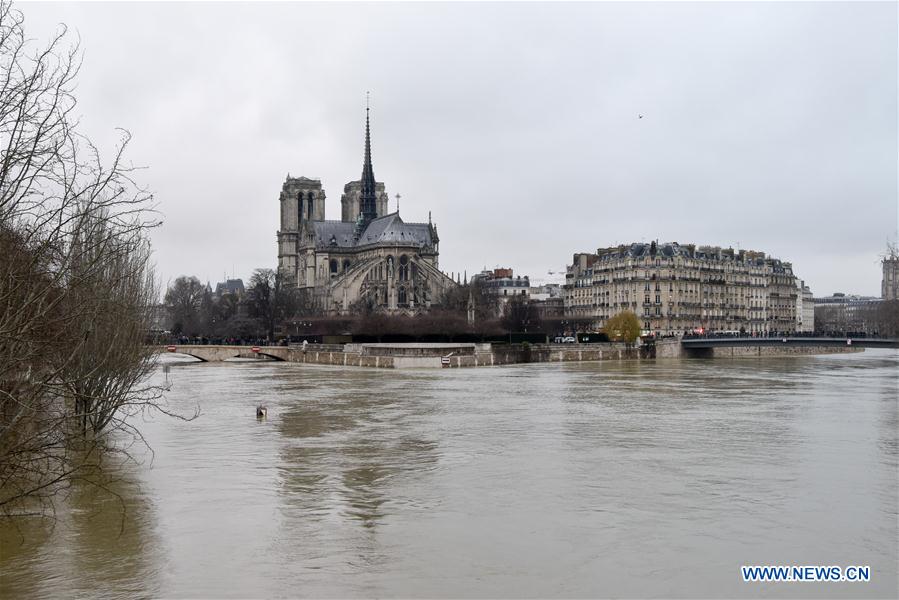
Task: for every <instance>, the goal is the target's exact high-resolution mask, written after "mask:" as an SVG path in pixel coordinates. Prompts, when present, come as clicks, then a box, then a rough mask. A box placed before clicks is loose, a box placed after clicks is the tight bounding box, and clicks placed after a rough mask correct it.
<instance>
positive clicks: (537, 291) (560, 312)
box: [528, 283, 565, 319]
mask: <svg viewBox="0 0 899 600" xmlns="http://www.w3.org/2000/svg"><path fill="white" fill-rule="evenodd" d="M528 299H529V301H530V302H531V303H532V304H534V306H535V308H536V309H537V313H538V314H539V315H540V318H542V319H561V318H562V317H563V316H565V300H564V298H563V297H562V286H561V285H559V284H558V283H547V284H545V285H539V286H536V287H532V288H531V289H529V290H528Z"/></svg>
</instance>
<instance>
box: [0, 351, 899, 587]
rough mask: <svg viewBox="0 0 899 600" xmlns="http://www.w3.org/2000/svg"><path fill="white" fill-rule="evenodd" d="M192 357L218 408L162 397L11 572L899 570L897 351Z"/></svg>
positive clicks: (380, 580) (689, 577)
mask: <svg viewBox="0 0 899 600" xmlns="http://www.w3.org/2000/svg"><path fill="white" fill-rule="evenodd" d="M168 376H169V378H170V380H171V381H172V382H173V387H172V389H171V391H170V392H169V394H168V399H169V405H170V407H171V408H172V409H173V410H180V411H184V412H190V411H191V410H192V409H193V408H194V407H196V406H198V407H199V409H200V411H201V416H200V417H199V418H197V419H196V420H194V421H192V422H182V421H178V420H174V419H171V418H168V417H163V416H155V417H152V418H149V419H147V420H146V422H144V420H143V419H139V420H138V421H137V424H138V425H139V427H140V428H141V431H142V432H143V433H144V435H145V436H146V439H147V442H148V443H149V445H150V446H151V447H152V449H153V451H154V453H155V454H154V455H153V456H152V457H151V455H150V454H149V453H148V452H146V450H142V449H141V448H135V449H134V451H135V452H136V454H137V458H138V459H139V461H140V462H139V463H126V464H123V465H119V466H115V465H110V466H109V467H108V468H109V469H113V470H114V471H115V475H116V476H117V477H116V481H115V482H114V483H113V484H112V485H111V490H112V491H114V492H115V493H116V494H117V495H118V498H117V497H116V496H114V495H111V494H108V493H104V492H98V491H97V490H95V489H92V488H86V487H84V486H78V485H76V486H75V487H74V488H73V489H72V490H71V493H70V494H69V495H68V496H67V497H66V498H65V499H64V500H61V501H60V506H59V507H58V509H57V517H56V520H55V522H53V523H50V522H48V521H39V520H33V521H29V522H24V523H20V524H19V527H18V529H14V528H12V527H10V526H9V524H5V525H0V543H2V547H0V551H2V553H0V597H2V598H4V599H6V598H19V597H85V598H87V597H90V598H95V597H110V598H130V597H147V596H153V597H156V596H163V597H275V596H278V597H285V596H304V597H309V596H311V597H360V596H364V597H393V596H403V597H609V596H612V597H644V596H652V597H677V596H681V597H682V596H690V597H697V596H699V597H721V596H737V597H758V596H762V597H784V596H787V597H793V596H796V597H822V596H824V597H847V596H851V597H856V596H858V597H895V596H896V594H897V591H899V587H897V586H899V583H897V545H899V531H897V527H899V526H897V522H899V515H897V487H899V474H897V473H899V442H897V436H899V416H897V413H899V353H896V352H894V351H872V350H869V351H867V352H865V353H860V354H848V355H828V356H817V357H791V358H782V359H744V360H735V361H727V360H717V361H702V360H692V361H691V360H683V361H666V362H662V361H660V362H658V363H652V362H642V363H641V362H620V363H615V362H607V363H601V364H596V363H593V364H568V365H564V364H541V365H517V366H511V367H497V368H481V369H463V370H455V369H454V370H437V371H392V370H364V369H341V368H336V367H333V368H332V367H322V366H310V365H293V364H286V363H275V362H233V363H220V364H190V365H178V366H174V367H173V368H172V369H171V372H170V373H169V375H168ZM159 377H160V378H162V377H163V373H162V372H161V371H160V373H159ZM257 403H265V404H266V405H267V406H268V418H267V419H266V420H264V421H257V420H256V418H255V406H256V404H257ZM741 565H839V566H846V565H870V567H871V581H870V582H869V583H851V584H850V583H834V584H824V583H792V584H785V583H781V584H759V583H744V582H743V580H742V577H741V575H740V566H741Z"/></svg>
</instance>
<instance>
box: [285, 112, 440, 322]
mask: <svg viewBox="0 0 899 600" xmlns="http://www.w3.org/2000/svg"><path fill="white" fill-rule="evenodd" d="M325 197H326V196H325V191H324V189H322V183H321V181H320V180H318V179H309V178H306V177H290V176H289V175H288V177H287V180H286V181H285V182H284V184H283V185H282V188H281V194H280V197H279V201H280V205H281V224H280V229H279V230H278V233H277V237H278V270H279V272H280V274H281V276H282V277H283V278H284V281H285V283H286V284H287V285H289V286H295V287H297V288H300V289H302V290H306V291H307V292H308V293H309V297H310V298H312V299H313V301H314V302H315V304H316V305H317V306H318V307H319V308H321V309H322V310H324V311H326V312H331V313H346V312H348V311H349V310H350V309H351V307H353V306H354V305H356V306H359V305H362V304H364V305H366V306H367V307H369V308H372V309H375V310H383V311H388V312H398V311H399V312H407V313H416V312H419V311H422V310H426V309H427V308H428V307H430V306H431V304H432V303H435V302H438V301H439V300H440V299H441V298H442V296H443V295H444V294H445V293H446V291H447V290H448V289H450V288H451V287H452V286H455V285H456V283H455V282H453V280H452V279H451V278H450V277H448V276H447V275H445V274H444V273H443V272H441V271H440V269H439V262H438V257H439V243H440V239H439V237H438V235H437V227H436V225H434V224H433V223H431V222H430V219H429V222H428V223H406V222H404V221H403V220H402V219H401V218H400V215H399V211H397V212H394V213H389V214H388V213H387V210H388V208H387V203H388V196H387V192H386V190H385V186H384V184H383V183H382V182H376V181H375V179H374V170H373V168H372V164H371V136H370V128H369V121H368V116H367V115H366V123H365V159H364V162H363V173H362V178H361V179H360V180H359V181H351V182H349V183H347V184H346V185H345V186H344V193H343V196H342V197H341V217H342V219H341V220H340V221H328V220H326V219H325Z"/></svg>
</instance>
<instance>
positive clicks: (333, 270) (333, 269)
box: [331, 258, 337, 277]
mask: <svg viewBox="0 0 899 600" xmlns="http://www.w3.org/2000/svg"><path fill="white" fill-rule="evenodd" d="M334 275H337V259H336V258H332V259H331V276H332V277H333V276H334Z"/></svg>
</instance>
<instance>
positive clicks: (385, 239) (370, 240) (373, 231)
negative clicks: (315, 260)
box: [312, 213, 437, 248]
mask: <svg viewBox="0 0 899 600" xmlns="http://www.w3.org/2000/svg"><path fill="white" fill-rule="evenodd" d="M312 226H313V227H314V230H315V245H316V246H318V247H329V246H332V247H333V246H336V247H338V248H353V247H357V246H368V245H371V244H387V245H390V246H395V245H397V244H400V245H409V246H418V247H424V246H433V245H434V244H435V243H436V241H437V239H436V235H435V234H434V230H433V229H432V228H431V226H430V225H428V224H427V223H405V222H404V221H403V220H402V219H401V218H400V215H399V213H391V214H389V215H384V216H383V217H378V218H377V219H374V220H372V221H371V222H370V223H369V224H368V226H367V227H366V228H365V230H364V231H363V232H362V234H361V235H360V236H359V239H358V240H354V224H353V223H345V222H343V221H313V222H312Z"/></svg>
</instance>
